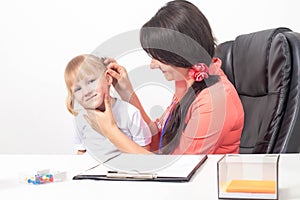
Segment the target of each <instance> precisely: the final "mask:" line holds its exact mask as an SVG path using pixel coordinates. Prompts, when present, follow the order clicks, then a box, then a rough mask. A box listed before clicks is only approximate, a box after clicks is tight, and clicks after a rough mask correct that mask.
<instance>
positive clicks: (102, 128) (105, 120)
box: [84, 95, 151, 154]
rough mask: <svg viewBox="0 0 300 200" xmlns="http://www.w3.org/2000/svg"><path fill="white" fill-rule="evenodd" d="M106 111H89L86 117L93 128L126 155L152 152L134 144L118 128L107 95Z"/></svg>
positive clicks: (105, 100) (105, 101)
mask: <svg viewBox="0 0 300 200" xmlns="http://www.w3.org/2000/svg"><path fill="white" fill-rule="evenodd" d="M104 105H105V111H103V112H101V111H99V110H87V113H88V115H86V116H84V117H85V119H86V120H87V122H88V123H89V124H90V125H91V127H92V128H93V129H94V130H95V131H97V132H98V133H101V134H102V135H103V136H105V137H106V138H108V139H109V140H110V141H111V143H113V144H114V145H115V146H116V147H117V148H118V149H119V150H120V151H122V152H125V153H143V154H150V153H151V152H150V151H148V150H147V148H148V147H146V149H144V148H143V147H141V146H139V145H138V144H136V143H135V142H133V141H132V140H131V139H129V137H127V136H126V135H125V134H124V133H123V132H121V131H120V129H119V128H118V126H117V124H116V121H115V119H114V117H113V114H112V110H111V98H110V96H109V95H105V98H104Z"/></svg>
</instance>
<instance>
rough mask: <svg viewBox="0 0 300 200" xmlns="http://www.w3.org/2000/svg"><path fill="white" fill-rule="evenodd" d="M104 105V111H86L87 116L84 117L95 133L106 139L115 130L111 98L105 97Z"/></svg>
mask: <svg viewBox="0 0 300 200" xmlns="http://www.w3.org/2000/svg"><path fill="white" fill-rule="evenodd" d="M104 105H105V111H103V112H102V111H100V110H87V115H85V116H84V117H85V119H86V120H87V122H88V123H89V124H90V126H91V127H92V128H93V129H94V130H95V131H97V132H98V133H101V134H102V135H104V136H105V137H108V134H110V133H111V130H112V129H114V128H117V124H116V121H115V119H114V116H113V113H112V110H111V98H110V96H109V95H105V97H104Z"/></svg>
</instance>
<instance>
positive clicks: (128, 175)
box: [106, 171, 157, 179]
mask: <svg viewBox="0 0 300 200" xmlns="http://www.w3.org/2000/svg"><path fill="white" fill-rule="evenodd" d="M106 177H107V178H124V179H126V178H132V179H155V178H156V177H157V175H156V174H153V173H128V172H119V171H108V172H107V174H106Z"/></svg>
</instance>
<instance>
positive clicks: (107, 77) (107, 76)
mask: <svg viewBox="0 0 300 200" xmlns="http://www.w3.org/2000/svg"><path fill="white" fill-rule="evenodd" d="M104 76H105V78H106V81H107V84H108V85H111V84H112V82H113V78H112V77H111V75H110V74H109V73H107V71H106V72H105V75H104Z"/></svg>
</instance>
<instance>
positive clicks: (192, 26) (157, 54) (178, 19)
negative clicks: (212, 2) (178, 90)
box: [140, 0, 218, 154]
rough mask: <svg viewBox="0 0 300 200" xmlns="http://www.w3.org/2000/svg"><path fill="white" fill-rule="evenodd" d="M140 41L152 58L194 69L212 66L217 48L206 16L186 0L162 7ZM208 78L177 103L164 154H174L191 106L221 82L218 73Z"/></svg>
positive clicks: (165, 142)
mask: <svg viewBox="0 0 300 200" xmlns="http://www.w3.org/2000/svg"><path fill="white" fill-rule="evenodd" d="M140 41H141V45H142V47H143V49H144V50H145V51H146V52H147V53H148V54H149V55H150V56H151V57H152V58H154V59H156V60H159V61H160V62H162V63H164V64H167V65H171V66H174V67H183V68H191V67H192V66H193V65H194V64H196V63H205V64H206V65H207V66H209V65H210V63H211V60H212V57H213V55H214V51H215V39H214V37H213V35H212V31H211V28H210V25H209V22H208V21H207V19H206V17H205V16H204V15H203V14H202V13H201V11H200V10H199V9H198V8H197V7H196V6H195V5H193V4H192V3H190V2H188V1H182V0H175V1H171V2H169V3H167V4H166V5H165V6H164V7H162V8H160V9H159V10H158V12H157V13H156V14H155V15H154V16H153V17H152V18H151V19H150V20H149V21H148V22H147V23H145V24H144V25H143V27H142V29H141V31H140ZM204 80H205V81H201V82H196V81H195V82H194V83H193V85H192V86H191V87H189V88H188V91H187V93H186V94H185V96H184V97H183V98H182V99H181V100H180V102H179V103H177V105H176V106H175V108H174V110H173V112H172V113H171V116H170V119H169V122H168V124H167V127H166V130H165V133H164V136H163V149H162V153H164V154H169V153H172V152H173V151H174V150H175V148H176V147H177V146H178V144H179V141H180V137H181V134H182V132H183V131H184V129H185V126H186V124H185V118H186V115H187V111H188V109H189V107H190V105H191V104H192V102H193V101H194V99H195V98H196V96H197V95H198V94H199V93H200V92H201V91H202V90H203V89H205V88H207V87H209V86H211V85H213V84H214V83H216V82H217V81H218V76H209V77H208V78H207V79H204Z"/></svg>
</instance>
